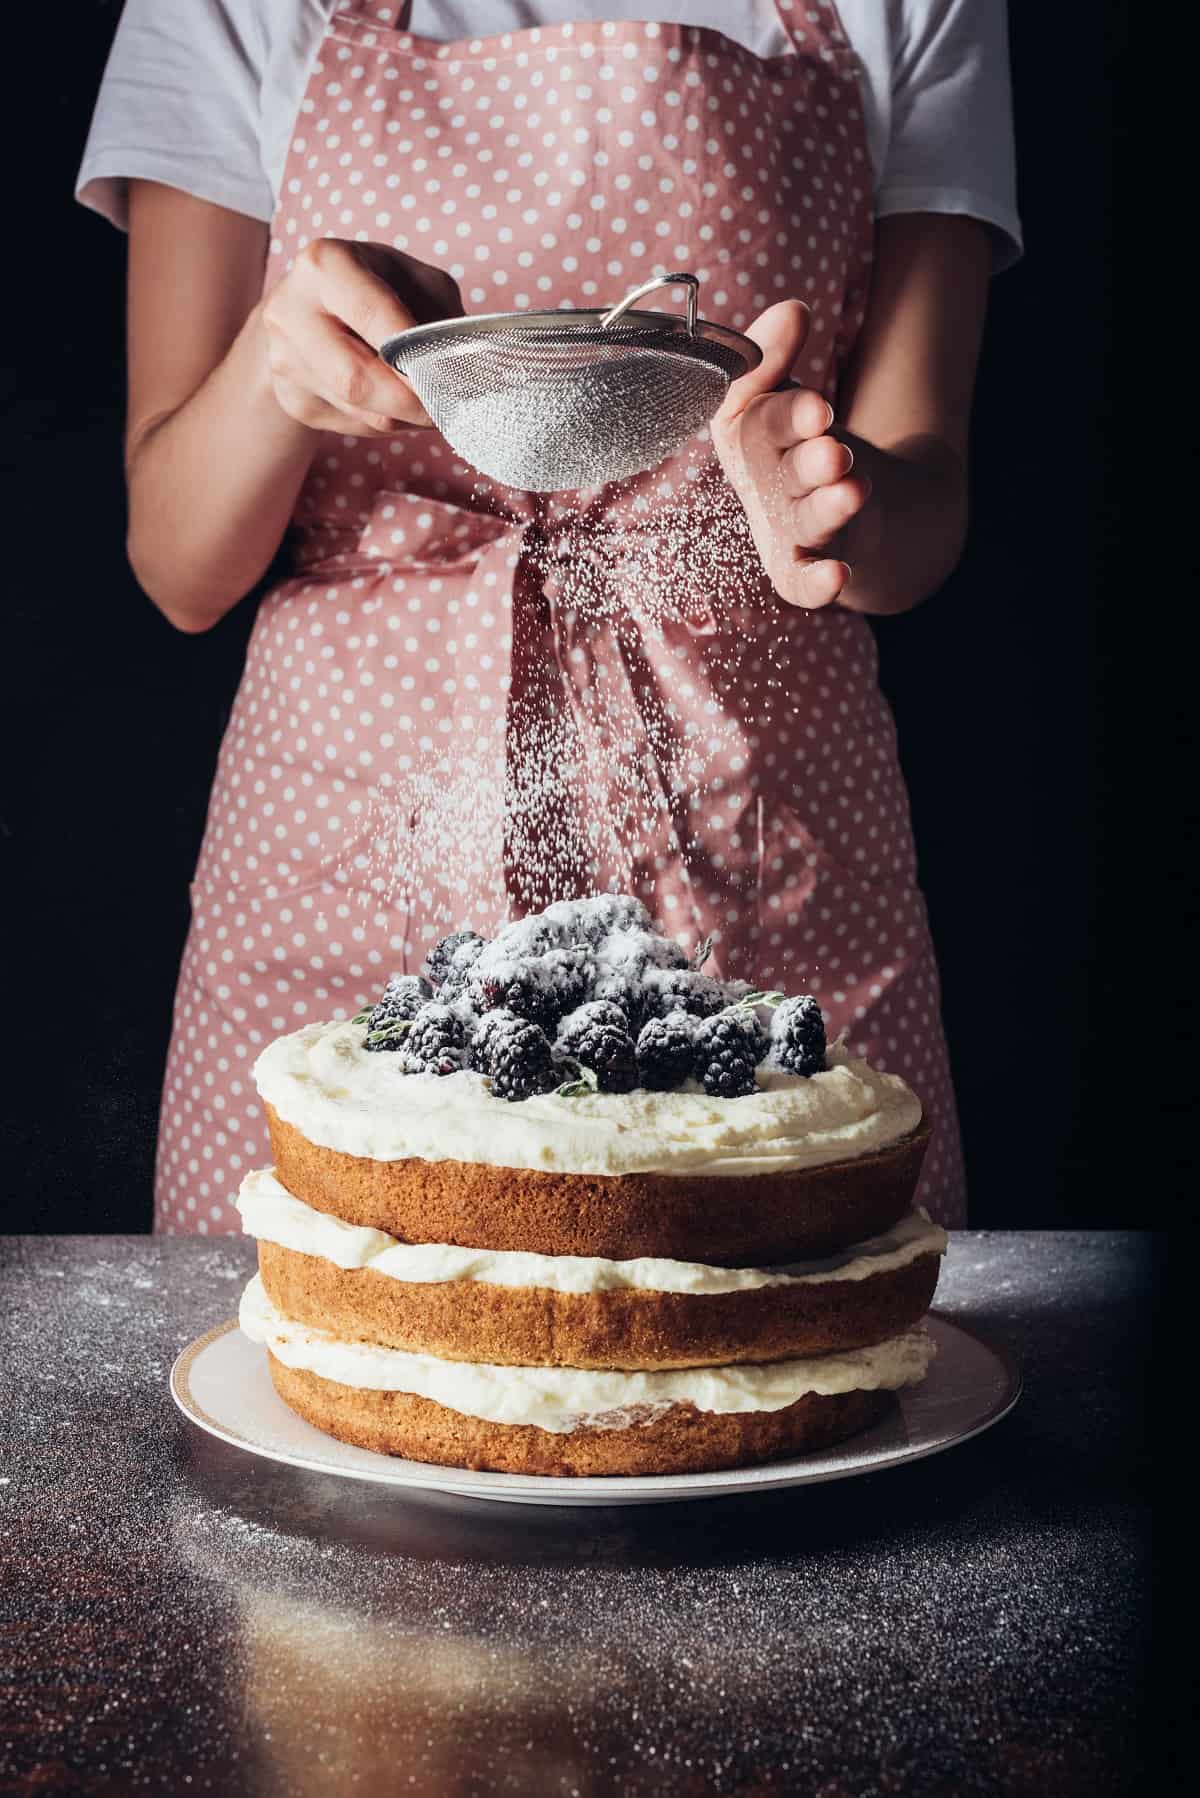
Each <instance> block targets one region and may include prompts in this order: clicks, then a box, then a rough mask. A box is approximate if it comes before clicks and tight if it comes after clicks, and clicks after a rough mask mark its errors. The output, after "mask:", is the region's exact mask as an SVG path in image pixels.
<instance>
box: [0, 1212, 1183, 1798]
mask: <svg viewBox="0 0 1200 1798" xmlns="http://www.w3.org/2000/svg"><path fill="white" fill-rule="evenodd" d="M0 1257H2V1261H0V1432H2V1433H3V1437H4V1448H3V1461H2V1464H0V1517H2V1520H3V1540H2V1544H0V1565H2V1566H3V1587H4V1592H3V1598H2V1599H0V1604H2V1606H3V1618H4V1621H3V1630H2V1633H0V1793H5V1794H9V1793H20V1794H25V1793H29V1794H34V1793H36V1794H39V1795H42V1794H48V1793H60V1792H62V1793H68V1792H70V1793H75V1792H79V1793H105V1794H109V1793H112V1794H117V1793H125V1792H148V1793H153V1794H166V1795H169V1798H175V1795H176V1794H181V1793H185V1792H212V1793H218V1794H221V1795H222V1798H240V1795H241V1794H272V1795H274V1794H279V1795H280V1798H284V1795H287V1798H291V1795H292V1794H295V1795H296V1798H308V1795H309V1794H322V1795H324V1794H337V1795H340V1794H343V1793H351V1792H356V1791H358V1792H363V1793H366V1794H371V1795H374V1794H391V1793H412V1794H418V1795H425V1794H428V1795H429V1798H434V1795H436V1798H443V1795H456V1794H475V1793H491V1792H512V1793H517V1794H533V1795H537V1798H540V1795H541V1794H552V1795H555V1798H558V1795H561V1798H576V1795H577V1798H596V1795H597V1794H601V1793H604V1794H609V1793H613V1794H617V1793H620V1794H676V1793H680V1794H702V1793H746V1794H755V1795H758V1794H766V1793H808V1792H812V1793H817V1794H820V1795H821V1798H872V1795H873V1794H884V1793H887V1794H893V1793H921V1794H939V1795H940V1794H946V1795H947V1798H950V1795H958V1794H971V1793H1030V1794H1039V1795H1040V1794H1053V1795H1054V1798H1060V1795H1061V1798H1070V1795H1073V1794H1076V1793H1078V1794H1088V1795H1089V1798H1091V1795H1094V1794H1100V1793H1107V1792H1125V1791H1129V1792H1134V1791H1141V1790H1147V1789H1149V1788H1148V1786H1147V1784H1146V1782H1145V1779H1144V1777H1143V1774H1144V1763H1143V1761H1142V1753H1143V1732H1144V1728H1145V1721H1146V1720H1145V1717H1144V1715H1143V1709H1142V1706H1143V1694H1144V1692H1145V1690H1146V1688H1147V1685H1148V1681H1147V1679H1146V1670H1147V1642H1146V1629H1147V1610H1148V1599H1147V1590H1148V1583H1149V1581H1148V1570H1147V1539H1148V1510H1149V1493H1148V1486H1149V1476H1148V1471H1147V1469H1148V1458H1147V1453H1146V1449H1145V1444H1144V1442H1143V1440H1142V1429H1143V1418H1144V1411H1145V1406H1144V1403H1143V1383H1144V1380H1145V1375H1146V1357H1147V1352H1148V1331H1149V1322H1150V1318H1151V1315H1152V1312H1153V1309H1154V1305H1153V1298H1154V1292H1155V1284H1154V1280H1155V1270H1154V1245H1153V1242H1152V1240H1151V1239H1150V1238H1147V1237H1144V1236H1135V1235H1129V1234H1117V1233H1106V1234H1057V1233H1038V1232H1025V1233H1021V1234H980V1233H964V1234H962V1235H959V1236H957V1237H956V1238H955V1239H954V1242H953V1245H952V1248H951V1252H950V1256H949V1258H948V1261H947V1266H946V1271H945V1274H944V1276H943V1281H942V1285H941V1287H940V1288H939V1292H938V1301H937V1303H938V1309H939V1310H943V1311H945V1312H947V1313H948V1314H950V1315H952V1316H957V1317H960V1318H961V1319H962V1320H963V1321H965V1322H968V1323H969V1324H970V1325H971V1326H972V1327H973V1328H974V1329H976V1330H977V1331H978V1332H979V1333H980V1334H981V1335H983V1336H985V1337H988V1338H990V1339H992V1340H993V1341H995V1342H997V1343H998V1344H1002V1345H1003V1346H1005V1347H1006V1348H1008V1349H1009V1350H1010V1351H1011V1352H1012V1353H1013V1354H1014V1355H1015V1356H1016V1357H1017V1358H1018V1360H1019V1361H1020V1362H1021V1364H1022V1367H1023V1370H1024V1374H1025V1381H1026V1389H1025V1396H1024V1398H1023V1399H1022V1401H1021V1403H1020V1405H1019V1406H1018V1407H1017V1410H1016V1411H1015V1412H1014V1413H1013V1414H1012V1416H1010V1417H1009V1418H1007V1419H1006V1420H1005V1421H1004V1422H1003V1423H1001V1424H999V1425H998V1426H997V1427H996V1428H995V1429H994V1430H991V1431H989V1432H988V1433H987V1434H986V1435H984V1436H981V1437H979V1438H977V1439H976V1440H974V1441H972V1442H968V1443H966V1444H964V1445H963V1446H961V1447H959V1448H957V1449H955V1450H953V1451H952V1452H950V1453H948V1454H945V1455H941V1456H938V1457H936V1458H934V1459H933V1460H928V1461H922V1462H918V1463H914V1464H912V1465H910V1466H908V1467H905V1468H902V1469H900V1470H897V1471H891V1472H887V1473H881V1474H876V1475H873V1476H871V1477H868V1478H859V1479H854V1480H848V1481H842V1482H838V1483H835V1484H832V1485H819V1486H813V1487H808V1488H805V1489H800V1490H793V1491H784V1492H780V1493H767V1494H762V1495H760V1496H758V1497H755V1498H752V1499H744V1498H737V1499H726V1500H716V1501H710V1502H707V1503H703V1504H688V1505H682V1506H653V1507H648V1508H646V1509H641V1510H616V1509H614V1510H578V1509H575V1510H567V1509H562V1510H557V1509H555V1510H550V1509H543V1508H540V1507H524V1506H495V1507H492V1506H487V1505H480V1504H471V1503H468V1502H463V1501H458V1500H448V1499H444V1498H443V1499H439V1500H433V1499H427V1498H420V1497H415V1496H404V1497H399V1496H396V1495H394V1494H388V1493H386V1492H383V1491H381V1490H380V1489H376V1488H370V1487H358V1486H356V1485H355V1484H354V1483H352V1482H349V1481H339V1480H336V1479H333V1478H330V1477H328V1476H318V1475H309V1474H303V1473H297V1472H295V1471H293V1470H292V1469H289V1468H285V1467H280V1466H277V1465H274V1464H272V1463H269V1462H265V1461H260V1460H255V1459H253V1458H252V1457H249V1456H247V1455H244V1454H242V1453H240V1452H239V1451H237V1450H235V1449H232V1448H225V1447H224V1446H223V1445H222V1444H219V1443H215V1442H211V1441H209V1440H208V1439H207V1438H204V1437H201V1436H200V1435H199V1434H198V1433H193V1432H192V1431H191V1429H190V1427H189V1426H188V1425H186V1424H185V1422H184V1421H183V1419H182V1418H180V1417H179V1415H178V1414H177V1412H176V1411H175V1408H174V1406H173V1405H172V1402H171V1399H170V1396H169V1393H168V1390H167V1375H168V1372H169V1370H170V1366H171V1362H172V1360H173V1359H174V1356H175V1355H176V1353H177V1352H178V1350H179V1349H180V1348H182V1347H183V1345H184V1344H185V1343H186V1342H188V1341H189V1340H191V1339H192V1338H193V1337H195V1336H197V1335H198V1334H200V1332H202V1331H203V1330H206V1329H208V1328H209V1327H210V1326H211V1325H212V1324H215V1323H217V1322H219V1321H220V1320H221V1319H223V1318H225V1317H228V1316H230V1315H231V1314H232V1313H233V1311H234V1309H235V1304H236V1297H237V1294H238V1291H239V1288H240V1285H241V1283H242V1281H243V1280H244V1279H245V1278H246V1276H247V1275H248V1273H249V1272H250V1270H251V1268H252V1265H253V1260H254V1250H253V1245H252V1244H250V1243H248V1242H243V1241H241V1240H239V1239H236V1238H210V1239H206V1238H193V1239H190V1240H180V1239H172V1240H164V1239H159V1240H151V1239H150V1238H147V1237H129V1236H123V1237H69V1238H58V1237H40V1238H36V1237H25V1238H11V1237H10V1238H7V1239H0Z"/></svg>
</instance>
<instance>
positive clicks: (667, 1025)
mask: <svg viewBox="0 0 1200 1798" xmlns="http://www.w3.org/2000/svg"><path fill="white" fill-rule="evenodd" d="M696 1029H697V1022H696V1019H695V1018H694V1017H693V1016H692V1015H691V1013H690V1012H686V1011H670V1012H668V1013H667V1015H666V1017H665V1018H651V1019H650V1020H649V1022H648V1023H645V1024H643V1025H642V1028H641V1032H640V1034H639V1036H638V1039H637V1066H638V1084H639V1085H640V1086H644V1087H646V1088H647V1089H648V1090H649V1091H650V1092H652V1093H666V1092H670V1091H671V1090H672V1089H673V1088H674V1087H677V1086H682V1085H683V1083H684V1081H685V1080H686V1079H687V1077H688V1075H689V1074H690V1073H691V1071H692V1067H693V1064H694V1062H695V1059H696Z"/></svg>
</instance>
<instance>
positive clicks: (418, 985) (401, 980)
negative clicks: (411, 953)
mask: <svg viewBox="0 0 1200 1798" xmlns="http://www.w3.org/2000/svg"><path fill="white" fill-rule="evenodd" d="M432 997H433V988H432V987H431V986H430V984H429V982H428V981H427V980H423V979H422V978H421V976H420V975H419V974H393V975H392V977H391V979H390V980H389V981H388V983H387V985H386V986H385V987H384V989H383V992H382V994H381V995H380V997H379V999H378V1001H377V1002H376V1004H375V1005H373V1006H372V1007H371V1010H370V1012H369V1013H368V1016H367V1029H366V1037H365V1040H364V1043H363V1047H364V1048H366V1049H369V1050H371V1051H372V1052H375V1051H376V1050H380V1049H403V1047H404V1043H405V1038H406V1037H407V1035H408V1032H407V1031H406V1030H397V1029H394V1028H392V1026H394V1025H397V1024H402V1023H405V1022H406V1021H408V1020H409V1019H411V1018H414V1017H415V1016H416V1015H417V1013H418V1011H420V1009H421V1007H422V1005H424V1004H425V1003H426V1002H427V1001H428V1000H430V999H432Z"/></svg>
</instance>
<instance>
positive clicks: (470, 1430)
mask: <svg viewBox="0 0 1200 1798" xmlns="http://www.w3.org/2000/svg"><path fill="white" fill-rule="evenodd" d="M268 1360H269V1365H270V1370H271V1378H272V1380H273V1381H274V1382H275V1389H276V1391H277V1392H278V1393H279V1396H280V1397H281V1398H282V1399H283V1401H284V1403H285V1404H287V1405H290V1406H291V1408H292V1410H293V1411H295V1412H297V1413H298V1414H299V1416H301V1417H303V1418H304V1419H305V1421H306V1422H308V1423H311V1424H312V1425H313V1426H314V1427H315V1428H316V1429H318V1430H324V1431H325V1433H326V1434H327V1435H329V1436H336V1437H338V1438H339V1440H341V1441H342V1442H350V1443H353V1444H354V1445H355V1447H357V1448H367V1449H372V1450H373V1451H374V1452H375V1453H376V1454H383V1455H403V1456H404V1457H405V1458H406V1459H408V1460H410V1461H433V1462H436V1463H438V1464H440V1465H442V1466H445V1467H470V1468H475V1469H481V1470H488V1471H492V1472H496V1473H526V1474H549V1475H554V1476H560V1477H561V1476H571V1475H581V1476H587V1475H592V1476H601V1475H606V1474H607V1475H616V1474H642V1475H645V1474H663V1473H708V1472H715V1471H718V1470H720V1469H722V1468H726V1467H747V1466H751V1465H753V1464H754V1463H756V1462H762V1461H773V1460H779V1459H781V1458H783V1457H785V1456H789V1457H790V1456H792V1455H804V1454H812V1453H813V1452H814V1451H816V1450H819V1449H824V1448H829V1447H831V1446H832V1445H833V1444H834V1443H837V1442H841V1441H844V1439H845V1438H846V1437H847V1436H852V1435H854V1433H855V1432H856V1431H858V1430H862V1429H865V1428H866V1427H867V1426H868V1425H869V1424H872V1423H874V1422H875V1421H876V1420H877V1419H878V1418H879V1417H880V1416H881V1415H882V1414H883V1412H884V1411H885V1410H886V1408H887V1406H888V1404H889V1402H890V1395H889V1394H888V1393H886V1392H879V1391H858V1392H839V1393H833V1394H824V1393H808V1394H806V1395H805V1396H804V1397H803V1398H800V1399H797V1400H796V1402H795V1403H794V1404H791V1405H788V1406H787V1407H785V1408H784V1409H783V1410H780V1411H754V1412H731V1413H724V1414H717V1413H714V1412H710V1411H699V1410H697V1409H696V1407H695V1406H694V1405H690V1404H676V1405H672V1406H670V1408H669V1409H667V1410H665V1411H663V1412H661V1413H660V1414H659V1415H657V1416H655V1417H654V1418H653V1419H652V1420H651V1421H649V1422H647V1423H634V1424H628V1425H626V1426H625V1427H623V1428H620V1429H611V1430H581V1431H579V1432H577V1433H574V1434H554V1433H552V1432H550V1431H548V1430H542V1429H539V1428H538V1427H537V1426H536V1425H531V1424H504V1423H492V1422H488V1421H485V1420H484V1419H481V1418H477V1417H468V1416H465V1415H464V1414H463V1413H462V1412H459V1411H452V1410H450V1409H449V1408H448V1407H447V1406H445V1405H439V1404H437V1403H435V1402H434V1401H433V1400H431V1399H427V1398H420V1397H417V1396H415V1395H413V1394H411V1393H407V1392H386V1391H371V1390H367V1389H364V1388H362V1387H356V1386H344V1385H341V1384H340V1383H339V1382H338V1381H336V1380H329V1379H325V1378H323V1377H322V1376H321V1375H319V1374H314V1373H310V1372H308V1371H306V1370H304V1369H302V1368H294V1367H286V1366H285V1365H284V1364H283V1362H282V1361H279V1360H277V1359H276V1357H275V1356H274V1355H269V1356H268Z"/></svg>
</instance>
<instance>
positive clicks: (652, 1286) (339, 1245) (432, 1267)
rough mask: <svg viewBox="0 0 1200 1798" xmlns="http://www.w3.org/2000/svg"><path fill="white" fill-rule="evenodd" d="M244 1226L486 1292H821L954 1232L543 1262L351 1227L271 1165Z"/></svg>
mask: <svg viewBox="0 0 1200 1798" xmlns="http://www.w3.org/2000/svg"><path fill="white" fill-rule="evenodd" d="M237 1208H238V1210H239V1211H240V1212H241V1214H242V1228H243V1230H244V1231H245V1232H246V1234H247V1235H248V1236H255V1237H258V1238H259V1240H260V1241H264V1242H274V1243H278V1244H279V1246H280V1248H284V1249H294V1250H296V1251H297V1252H298V1253H299V1254H301V1255H317V1256H320V1258H321V1259H322V1260H324V1261H332V1262H333V1263H334V1265H335V1266H336V1267H345V1268H369V1269H370V1270H371V1272H372V1273H376V1274H386V1275H387V1276H388V1277H389V1278H390V1279H393V1280H407V1281H412V1282H413V1283H414V1284H419V1285H426V1284H434V1283H436V1282H439V1281H443V1280H478V1281H479V1282H481V1283H482V1284H483V1285H486V1286H541V1287H547V1288H549V1289H550V1290H551V1291H552V1292H617V1291H629V1290H636V1291H639V1292H686V1293H695V1294H707V1293H720V1292H753V1291H756V1290H757V1289H759V1288H760V1287H764V1286H818V1285H822V1284H824V1283H826V1282H828V1281H833V1280H838V1281H841V1280H869V1279H871V1278H872V1276H873V1275H875V1274H883V1273H890V1272H892V1271H893V1270H894V1269H896V1268H900V1267H907V1266H908V1264H909V1263H910V1262H911V1261H915V1260H916V1259H917V1258H918V1257H919V1256H921V1255H943V1254H945V1252H946V1244H947V1241H948V1238H947V1236H946V1232H945V1231H944V1230H943V1229H942V1228H941V1227H940V1226H939V1225H938V1224H934V1223H931V1222H930V1220H929V1216H928V1214H927V1213H926V1212H924V1211H920V1210H918V1211H910V1212H909V1213H908V1215H907V1217H903V1218H901V1220H900V1222H899V1223H898V1224H896V1225H895V1227H894V1228H893V1229H891V1230H889V1231H887V1232H886V1234H884V1235H882V1236H873V1237H871V1238H870V1240H869V1241H867V1242H859V1243H854V1244H853V1245H852V1246H851V1247H850V1248H848V1249H845V1250H843V1251H842V1253H841V1254H839V1255H830V1256H827V1257H825V1258H824V1259H822V1260H819V1261H797V1262H792V1263H790V1264H789V1265H788V1266H786V1267H762V1268H759V1267H709V1266H707V1265H706V1264H705V1263H704V1262H701V1261H669V1260H665V1259H660V1258H658V1257H652V1256H643V1257H640V1258H639V1259H637V1260H634V1261H607V1260H605V1259H604V1258H603V1257H601V1256H597V1255H535V1254H529V1253H525V1252H524V1251H517V1250H511V1249H472V1248H460V1247H456V1246H455V1245H454V1244H452V1243H446V1242H400V1241H398V1239H397V1238H396V1237H395V1236H390V1235H389V1234H388V1233H387V1231H386V1230H372V1229H369V1228H366V1227H364V1226H362V1225H359V1224H347V1223H344V1222H343V1221H342V1219H341V1218H340V1217H331V1216H330V1215H329V1213H328V1212H325V1211H317V1210H316V1209H315V1208H314V1207H313V1206H311V1205H306V1204H305V1203H304V1201H303V1199H298V1198H296V1197H295V1195H294V1194H293V1193H290V1192H288V1190H287V1188H286V1187H284V1186H282V1185H280V1183H279V1181H278V1180H277V1179H276V1178H275V1175H274V1174H273V1173H272V1172H271V1170H270V1169H269V1168H260V1169H258V1170H257V1171H256V1172H255V1173H251V1174H247V1175H246V1178H245V1179H244V1180H243V1181H242V1185H241V1190H240V1192H239V1193H238V1196H237Z"/></svg>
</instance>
